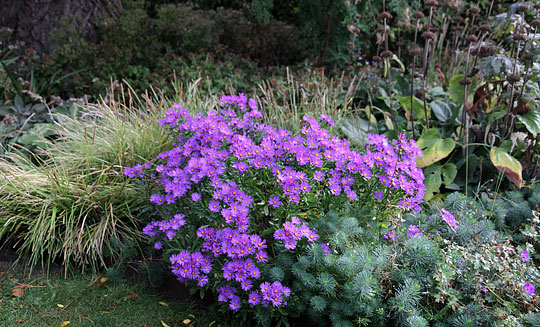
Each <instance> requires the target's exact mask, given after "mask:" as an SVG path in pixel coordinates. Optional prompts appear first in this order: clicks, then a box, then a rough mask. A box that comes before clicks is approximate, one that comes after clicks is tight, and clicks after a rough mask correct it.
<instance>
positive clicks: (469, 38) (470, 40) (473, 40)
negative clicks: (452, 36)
mask: <svg viewBox="0 0 540 327" xmlns="http://www.w3.org/2000/svg"><path fill="white" fill-rule="evenodd" d="M465 40H466V41H467V42H469V43H474V42H476V41H478V37H476V35H473V34H471V35H469V36H467V38H466V39H465Z"/></svg>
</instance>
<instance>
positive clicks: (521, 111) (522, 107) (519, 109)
mask: <svg viewBox="0 0 540 327" xmlns="http://www.w3.org/2000/svg"><path fill="white" fill-rule="evenodd" d="M530 110H531V107H529V105H528V104H527V103H526V102H524V101H522V100H519V101H518V103H517V105H516V107H515V108H514V112H515V113H516V115H525V114H526V113H528V112H529V111H530Z"/></svg>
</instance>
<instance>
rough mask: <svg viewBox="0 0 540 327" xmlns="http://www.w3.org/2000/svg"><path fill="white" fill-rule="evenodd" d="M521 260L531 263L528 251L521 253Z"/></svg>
mask: <svg viewBox="0 0 540 327" xmlns="http://www.w3.org/2000/svg"><path fill="white" fill-rule="evenodd" d="M521 260H522V261H529V251H527V250H523V251H521Z"/></svg>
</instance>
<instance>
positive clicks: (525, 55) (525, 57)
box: [523, 52, 534, 60]
mask: <svg viewBox="0 0 540 327" xmlns="http://www.w3.org/2000/svg"><path fill="white" fill-rule="evenodd" d="M532 58H534V54H533V53H530V52H528V53H526V54H524V55H523V60H531V59H532Z"/></svg>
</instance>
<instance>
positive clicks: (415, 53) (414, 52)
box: [409, 48, 422, 57]
mask: <svg viewBox="0 0 540 327" xmlns="http://www.w3.org/2000/svg"><path fill="white" fill-rule="evenodd" d="M421 53H422V50H421V49H420V48H414V49H411V50H409V55H411V56H413V57H415V56H418V55H419V54H421Z"/></svg>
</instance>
